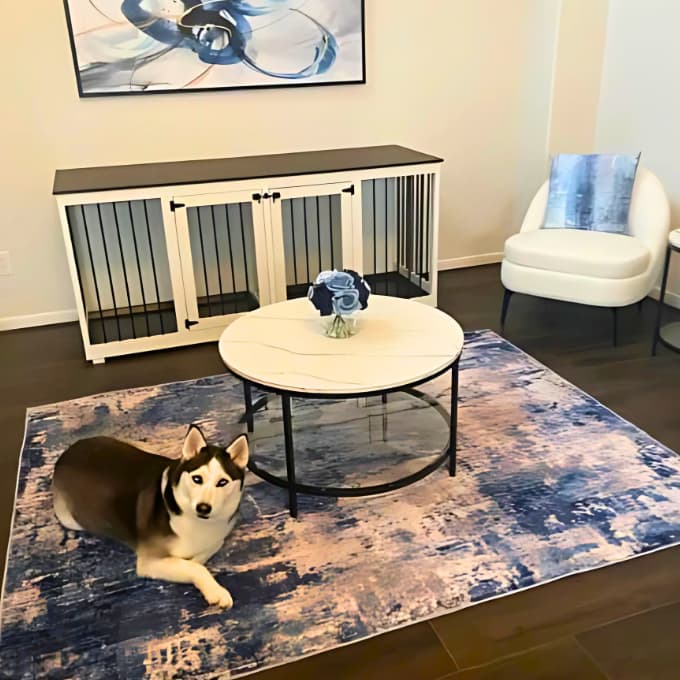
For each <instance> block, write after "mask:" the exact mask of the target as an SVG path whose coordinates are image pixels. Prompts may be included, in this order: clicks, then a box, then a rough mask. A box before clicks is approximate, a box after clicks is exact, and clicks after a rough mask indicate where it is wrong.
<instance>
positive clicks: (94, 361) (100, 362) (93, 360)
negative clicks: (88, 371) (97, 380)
mask: <svg viewBox="0 0 680 680" xmlns="http://www.w3.org/2000/svg"><path fill="white" fill-rule="evenodd" d="M105 361H106V359H92V364H93V366H100V365H101V364H103V363H104V362H105Z"/></svg>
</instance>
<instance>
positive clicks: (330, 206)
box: [328, 196, 335, 269]
mask: <svg viewBox="0 0 680 680" xmlns="http://www.w3.org/2000/svg"><path fill="white" fill-rule="evenodd" d="M328 224H329V227H328V232H329V235H330V237H331V269H333V268H334V267H335V253H334V252H333V201H332V200H331V196H329V197H328Z"/></svg>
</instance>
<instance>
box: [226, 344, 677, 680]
mask: <svg viewBox="0 0 680 680" xmlns="http://www.w3.org/2000/svg"><path fill="white" fill-rule="evenodd" d="M492 332H494V331H492ZM529 356H531V355H529ZM586 394H587V393H586ZM674 453H675V452H674ZM677 547H680V540H678V541H676V542H675V543H669V544H668V545H662V546H659V547H657V548H654V549H652V550H647V551H645V552H640V553H637V554H635V555H631V556H629V557H625V558H623V559H620V560H615V561H613V562H608V563H607V564H601V565H599V566H596V567H588V568H586V569H579V570H577V571H572V572H570V573H568V574H562V575H561V576H556V577H555V578H551V579H548V580H547V581H541V582H540V583H532V584H531V585H530V586H525V587H524V588H519V589H518V590H512V591H510V592H507V593H500V594H498V595H492V596H491V597H487V598H485V599H483V600H479V601H477V602H469V603H468V604H466V605H464V606H462V607H458V608H457V609H450V610H448V611H446V612H444V613H442V614H435V615H433V616H425V617H423V618H421V619H414V620H413V621H409V622H408V623H402V624H399V625H398V626H395V627H394V628H390V629H388V630H383V631H380V632H378V633H371V635H366V636H365V637H362V638H359V639H357V640H350V641H349V642H342V643H340V644H337V645H335V646H333V647H328V649H323V650H321V651H319V652H310V653H308V654H304V655H301V656H296V657H295V659H293V660H291V661H283V662H281V663H277V664H273V665H271V666H260V667H259V668H255V669H253V670H249V671H246V672H245V673H239V674H238V675H234V674H235V673H237V672H238V671H234V670H232V669H227V670H228V672H229V673H231V674H232V675H231V676H229V677H232V676H233V679H234V680H240V678H245V677H247V676H251V675H254V674H255V673H262V672H264V671H269V670H272V669H273V668H279V667H281V666H287V665H289V664H293V663H297V662H298V661H302V660H304V659H309V658H311V657H313V656H319V655H320V654H326V653H327V652H332V651H335V650H336V649H340V648H342V647H351V646H352V645H356V644H358V643H360V642H366V641H368V640H371V639H373V638H376V637H379V636H380V635H387V634H388V633H394V632H395V631H398V630H402V629H404V628H408V627H409V626H417V625H419V624H421V623H429V622H430V621H434V620H435V619H438V618H440V617H443V616H450V615H451V614H456V613H458V612H462V611H464V610H465V609H470V608H471V607H476V606H477V605H480V604H486V603H487V602H492V601H494V600H500V599H502V598H504V597H510V596H512V595H519V594H520V593H524V592H527V591H529V590H534V589H536V588H539V587H541V586H547V585H549V584H550V583H555V582H557V581H563V580H564V579H567V578H571V577H572V576H580V575H581V574H587V573H589V572H592V571H599V570H600V569H607V568H608V567H613V566H615V565H617V564H623V563H624V562H631V561H632V560H635V559H637V558H638V557H645V556H647V555H652V554H654V553H657V552H661V551H662V550H670V549H671V548H677ZM435 635H436V633H435ZM437 637H439V636H438V635H437ZM506 657H507V655H504V656H501V657H498V659H494V661H498V660H500V659H503V658H506ZM463 670H468V669H467V668H460V669H459V671H463ZM447 677H448V676H447Z"/></svg>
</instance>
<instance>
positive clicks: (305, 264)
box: [271, 182, 354, 300]
mask: <svg viewBox="0 0 680 680" xmlns="http://www.w3.org/2000/svg"><path fill="white" fill-rule="evenodd" d="M271 196H272V198H271V222H272V271H273V273H274V286H273V289H274V295H275V297H276V299H277V300H290V299H293V298H299V297H304V296H306V295H307V291H308V289H309V286H310V284H311V283H312V282H313V281H314V279H316V277H317V275H318V274H319V272H321V271H325V270H328V269H342V268H343V267H354V262H353V253H352V198H353V188H352V187H351V185H350V184H349V183H347V182H343V183H342V184H323V185H318V186H304V187H293V188H288V189H276V190H274V191H272V192H271Z"/></svg>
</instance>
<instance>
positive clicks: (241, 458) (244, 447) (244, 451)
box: [227, 434, 249, 470]
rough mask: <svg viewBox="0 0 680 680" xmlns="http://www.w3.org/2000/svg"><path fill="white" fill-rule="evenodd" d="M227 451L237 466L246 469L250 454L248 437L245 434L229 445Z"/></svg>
mask: <svg viewBox="0 0 680 680" xmlns="http://www.w3.org/2000/svg"><path fill="white" fill-rule="evenodd" d="M227 453H228V454H229V457H230V458H231V459H232V460H233V461H234V464H235V465H236V466H237V467H239V468H241V470H245V469H246V465H248V455H249V448H248V437H247V436H246V435H245V434H242V435H239V436H238V437H236V439H234V441H233V442H232V443H231V444H229V446H228V447H227Z"/></svg>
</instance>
